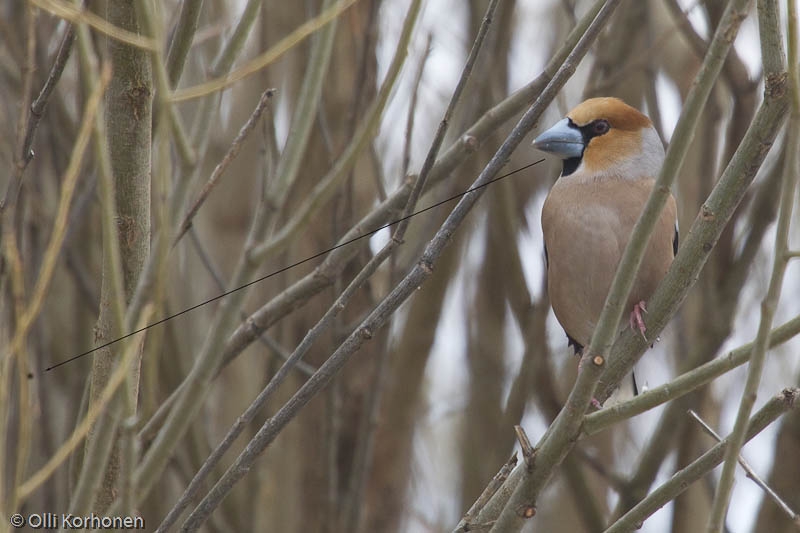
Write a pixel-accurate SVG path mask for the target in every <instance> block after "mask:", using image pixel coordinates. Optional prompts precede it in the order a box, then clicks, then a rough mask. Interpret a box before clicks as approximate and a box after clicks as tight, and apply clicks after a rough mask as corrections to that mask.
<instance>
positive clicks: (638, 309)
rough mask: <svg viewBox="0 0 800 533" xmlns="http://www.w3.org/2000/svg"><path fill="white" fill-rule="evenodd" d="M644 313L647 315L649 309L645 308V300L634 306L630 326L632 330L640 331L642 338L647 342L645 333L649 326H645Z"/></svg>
mask: <svg viewBox="0 0 800 533" xmlns="http://www.w3.org/2000/svg"><path fill="white" fill-rule="evenodd" d="M642 313H647V307H645V303H644V300H642V301H641V302H638V303H636V304H634V306H633V311H631V317H630V324H631V329H634V330H639V333H641V335H642V338H643V339H644V340H647V337H646V336H645V332H646V331H647V326H645V325H644V318H643V317H642Z"/></svg>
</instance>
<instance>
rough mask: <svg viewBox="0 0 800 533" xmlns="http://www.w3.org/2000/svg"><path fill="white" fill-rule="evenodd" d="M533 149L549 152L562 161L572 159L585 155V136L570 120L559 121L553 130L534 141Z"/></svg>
mask: <svg viewBox="0 0 800 533" xmlns="http://www.w3.org/2000/svg"><path fill="white" fill-rule="evenodd" d="M533 147H534V148H536V149H537V150H541V151H543V152H549V153H551V154H553V155H556V156H558V157H560V158H561V159H572V158H574V157H581V156H582V155H583V148H584V144H583V135H581V132H580V130H579V129H578V128H577V127H575V126H574V125H572V124H570V121H569V119H568V118H565V119H562V120H559V121H558V122H556V123H555V124H554V125H553V127H552V128H550V129H549V130H547V131H545V132H543V133H542V134H541V135H539V136H538V137H536V139H535V140H534V141H533Z"/></svg>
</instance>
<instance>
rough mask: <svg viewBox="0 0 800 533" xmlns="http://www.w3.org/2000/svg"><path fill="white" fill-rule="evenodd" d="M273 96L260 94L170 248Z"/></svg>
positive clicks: (267, 92) (176, 241)
mask: <svg viewBox="0 0 800 533" xmlns="http://www.w3.org/2000/svg"><path fill="white" fill-rule="evenodd" d="M274 94H275V89H267V90H266V91H264V92H263V93H261V98H259V100H258V104H257V105H256V108H255V109H254V110H253V112H252V113H251V114H250V117H248V119H247V121H246V122H245V123H244V125H243V126H242V128H241V129H240V130H239V133H238V134H237V135H236V138H234V139H233V142H232V143H231V145H230V146H229V147H228V151H227V152H225V156H224V157H223V158H222V160H220V162H219V163H217V166H216V167H214V171H213V172H212V173H211V176H209V178H208V181H206V183H205V185H203V188H202V189H200V193H199V194H198V195H197V199H196V200H195V201H194V203H193V204H192V206H191V207H190V208H189V209H188V210H187V211H186V214H185V215H184V216H183V221H182V222H181V223H180V225H179V228H178V234H177V235H176V236H175V239H174V240H173V241H172V246H175V245H176V244H177V243H178V241H180V240H181V238H182V237H183V236H184V235H185V234H186V231H187V230H188V229H189V227H190V226H191V225H192V220H193V219H194V217H195V215H196V214H197V212H198V211H199V210H200V207H201V206H202V205H203V202H205V201H206V198H208V195H209V194H211V191H212V190H214V187H216V186H217V184H218V183H219V180H220V178H221V177H222V174H224V173H225V170H226V169H227V168H228V165H229V164H230V163H231V161H233V160H234V159H236V156H237V155H239V152H240V151H241V149H242V144H243V143H244V141H245V139H247V136H248V135H249V134H250V132H251V131H253V128H255V127H256V124H258V121H259V119H260V118H261V115H262V114H264V110H265V109H266V108H267V104H268V103H269V101H270V99H271V98H272V96H273V95H274Z"/></svg>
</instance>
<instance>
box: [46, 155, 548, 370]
mask: <svg viewBox="0 0 800 533" xmlns="http://www.w3.org/2000/svg"><path fill="white" fill-rule="evenodd" d="M542 161H544V159H539V160H538V161H534V162H533V163H530V164H528V165H525V166H523V167H520V168H518V169H516V170H512V171H511V172H509V173H508V174H503V175H502V176H498V177H496V178H494V179H492V180H490V181H488V182H486V183H484V184H483V185H479V186H477V187H472V188H471V189H467V190H466V191H463V192H460V193H458V194H455V195H453V196H451V197H450V198H446V199H444V200H441V201H439V202H436V203H435V204H433V205H429V206H428V207H425V208H423V209H420V210H419V211H415V212H413V213H411V214H410V215H406V216H404V217H401V218H398V219H397V220H394V221H392V222H389V223H387V224H384V225H383V226H380V227H378V228H375V229H374V230H371V231H368V232H366V233H364V234H363V235H359V236H358V237H353V238H352V239H349V240H347V241H344V242H341V243H339V244H337V245H335V246H331V247H330V248H328V249H327V250H323V251H321V252H319V253H316V254H314V255H312V256H309V257H306V258H305V259H301V260H300V261H297V262H296V263H292V264H291V265H288V266H285V267H283V268H280V269H278V270H276V271H274V272H271V273H269V274H267V275H266V276H262V277H260V278H258V279H254V280H253V281H249V282H247V283H245V284H244V285H240V286H239V287H236V288H235V289H231V290H229V291H227V292H223V293H221V294H218V295H217V296H214V297H213V298H209V299H208V300H205V301H203V302H200V303H199V304H195V305H193V306H191V307H187V308H186V309H184V310H182V311H178V312H177V313H175V314H173V315H169V316H167V317H165V318H162V319H161V320H157V321H156V322H153V323H152V324H148V325H146V326H144V327H143V328H139V329H137V330H135V331H131V332H130V333H128V334H127V335H123V336H122V337H118V338H116V339H114V340H111V341H108V342H107V343H105V344H101V345H100V346H95V347H94V348H92V349H91V350H87V351H85V352H83V353H80V354H78V355H75V356H73V357H70V358H69V359H66V360H64V361H61V362H60V363H56V364H54V365H52V366H48V367H47V368H45V369H44V371H45V372H50V371H51V370H53V369H54V368H58V367H60V366H63V365H66V364H67V363H71V362H72V361H75V360H77V359H80V358H81V357H84V356H87V355H89V354H91V353H94V352H96V351H97V350H100V349H103V348H105V347H107V346H111V345H112V344H116V343H118V342H119V341H121V340H125V339H127V338H128V337H132V336H133V335H136V334H137V333H141V332H143V331H146V330H148V329H150V328H152V327H155V326H158V325H159V324H163V323H164V322H167V321H169V320H172V319H173V318H177V317H179V316H181V315H185V314H186V313H189V312H190V311H194V310H195V309H197V308H199V307H203V306H204V305H207V304H210V303H212V302H216V301H217V300H220V299H222V298H224V297H226V296H229V295H231V294H233V293H235V292H237V291H240V290H242V289H246V288H247V287H250V286H251V285H255V284H256V283H260V282H262V281H264V280H266V279H269V278H271V277H273V276H277V275H278V274H281V273H283V272H286V271H287V270H290V269H292V268H294V267H297V266H300V265H302V264H304V263H308V262H309V261H313V260H314V259H316V258H318V257H322V256H323V255H325V254H328V253H330V252H332V251H334V250H337V249H339V248H342V247H343V246H347V245H348V244H353V243H354V242H356V241H359V240H361V239H364V238H365V237H371V236H372V235H374V234H376V233H378V232H379V231H381V230H383V229H386V228H390V227H392V226H394V225H395V224H399V223H400V222H402V221H404V220H408V219H409V218H412V217H415V216H417V215H421V214H422V213H425V212H426V211H430V210H431V209H434V208H436V207H439V206H441V205H443V204H446V203H448V202H452V201H453V200H456V199H458V198H461V197H462V196H465V195H467V194H469V193H471V192H474V191H477V190H478V189H481V188H483V187H486V186H487V185H491V184H492V183H495V182H497V181H500V180H501V179H503V178H507V177H509V176H511V175H513V174H516V173H517V172H521V171H523V170H525V169H527V168H530V167H532V166H534V165H538V164H539V163H541V162H542Z"/></svg>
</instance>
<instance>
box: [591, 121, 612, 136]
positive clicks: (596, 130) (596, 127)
mask: <svg viewBox="0 0 800 533" xmlns="http://www.w3.org/2000/svg"><path fill="white" fill-rule="evenodd" d="M610 129H611V125H610V124H609V123H608V121H607V120H604V119H600V120H595V121H594V122H593V123H592V133H593V134H594V135H603V134H604V133H608V130H610Z"/></svg>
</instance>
